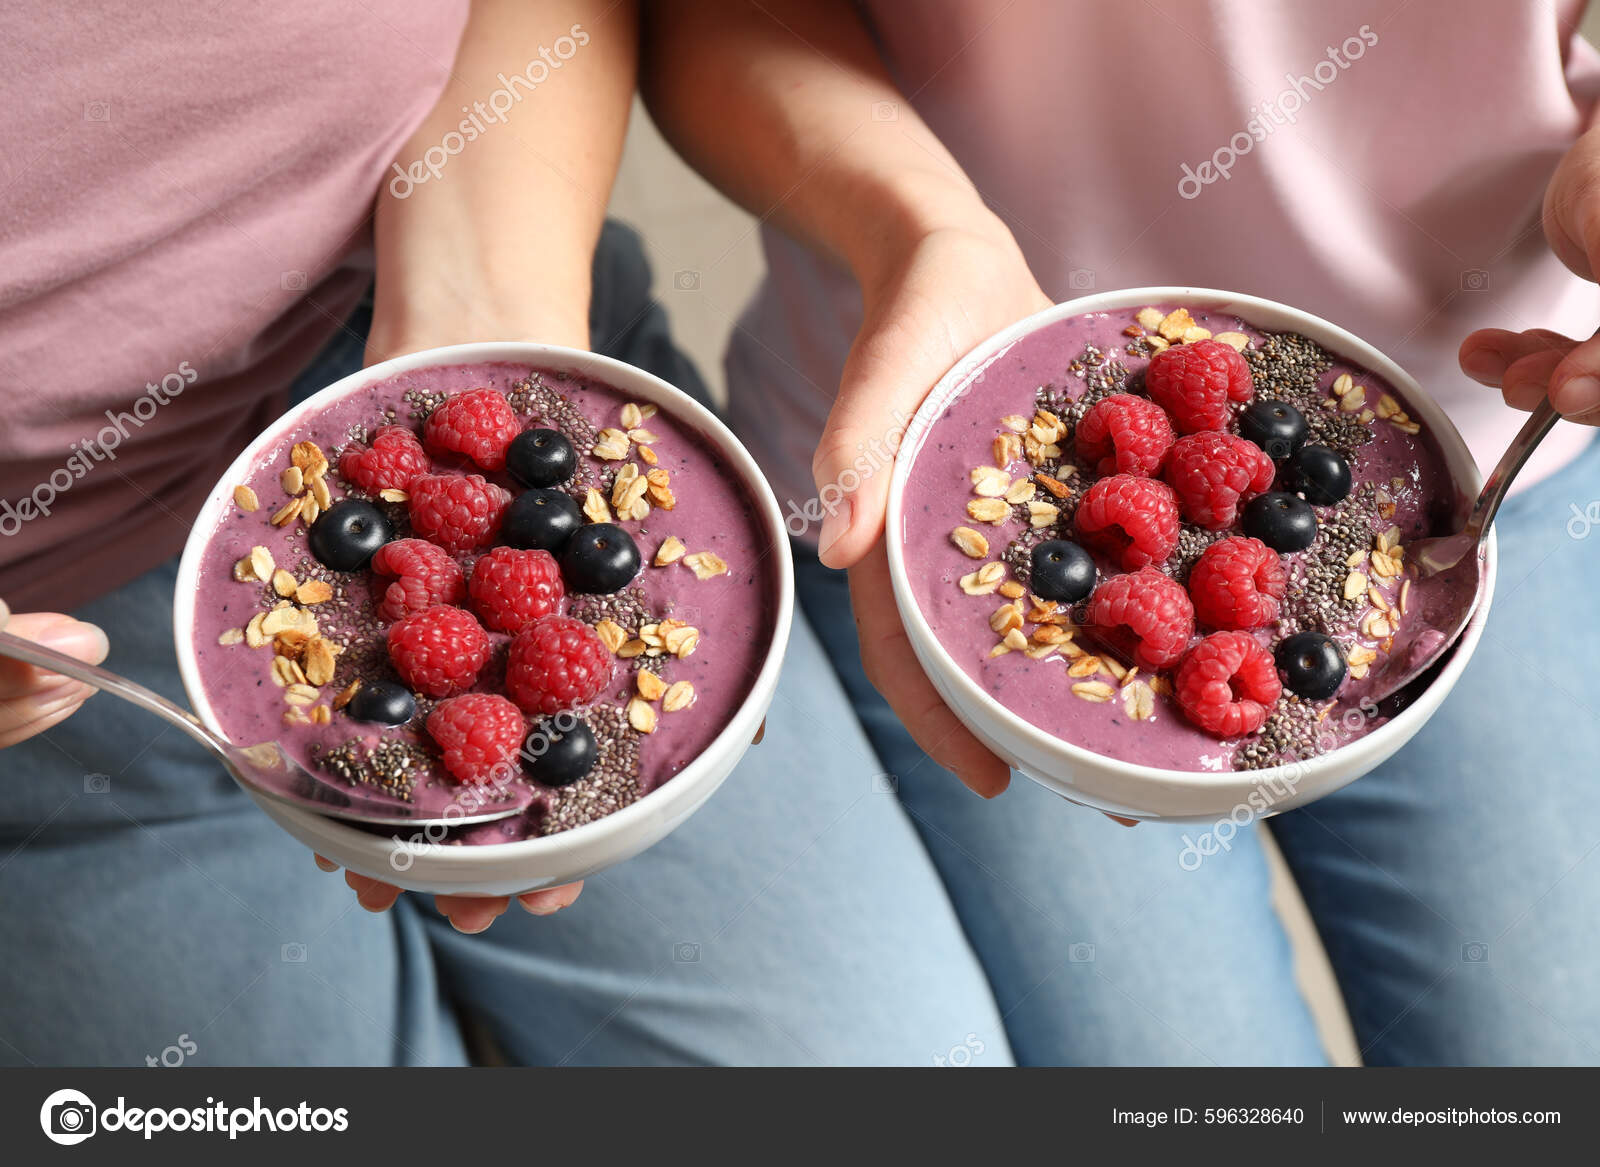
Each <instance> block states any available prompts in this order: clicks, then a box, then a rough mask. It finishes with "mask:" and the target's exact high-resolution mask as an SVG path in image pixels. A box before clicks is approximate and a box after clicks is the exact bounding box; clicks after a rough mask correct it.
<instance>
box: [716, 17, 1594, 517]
mask: <svg viewBox="0 0 1600 1167" xmlns="http://www.w3.org/2000/svg"><path fill="white" fill-rule="evenodd" d="M863 7H864V10H865V11H866V12H867V13H868V16H869V18H870V20H871V22H872V24H873V27H874V29H875V31H876V34H877V36H878V38H879V41H880V44H881V46H882V49H883V52H884V54H885V56H886V58H887V60H888V62H889V64H890V68H891V70H892V71H893V73H894V75H895V78H896V80H897V81H898V82H899V84H900V86H901V87H902V89H903V90H904V92H905V93H906V94H907V95H908V98H909V100H910V101H911V102H912V103H913V104H914V105H915V107H916V109H917V111H918V112H919V113H920V114H921V115H922V117H923V118H924V119H926V120H927V122H928V123H929V124H930V125H931V126H932V128H933V129H934V131H935V132H936V133H937V134H938V135H939V136H940V138H941V139H942V140H943V141H944V142H945V144H946V145H947V146H948V147H949V148H950V150H951V151H952V152H953V153H954V154H955V156H956V158H957V159H958V160H959V161H960V162H961V164H962V166H963V167H964V168H965V169H966V171H967V173H968V174H969V175H971V177H972V179H973V180H974V181H975V182H976V183H977V185H978V187H979V189H980V190H981V191H982V192H983V195H984V197H985V198H986V199H987V200H988V202H989V203H990V205H991V206H992V207H993V208H994V209H995V210H996V211H997V212H998V213H999V214H1000V215H1001V216H1002V217H1003V218H1004V219H1005V220H1006V222H1007V223H1008V224H1009V225H1010V226H1011V228H1012V230H1013V232H1014V233H1015V234H1016V237H1017V240H1018V242H1019V243H1020V244H1021V246H1022V248H1023V250H1024V251H1025V252H1026V254H1027V256H1028V260H1029V263H1030V264H1031V266H1032V268H1033V270H1034V272H1035V274H1036V275H1037V276H1038V278H1039V281H1040V283H1041V285H1042V286H1043V287H1044V289H1045V291H1046V292H1047V293H1049V294H1050V295H1051V296H1052V297H1054V298H1055V299H1057V300H1064V299H1068V298H1070V297H1072V296H1075V295H1080V294H1082V293H1083V292H1084V291H1087V290H1090V289H1112V288H1118V287H1132V286H1137V285H1151V284H1178V285H1192V286H1202V287H1216V288H1225V289H1230V290H1233V291H1239V292H1245V293H1251V294H1255V295H1260V296H1266V297H1269V298H1272V299H1276V300H1281V301H1285V302H1287V303H1290V304H1294V305H1297V306H1299V307H1302V308H1306V309H1309V310H1310V311H1312V312H1315V313H1316V314H1318V315H1320V316H1323V317H1325V318H1327V319H1329V320H1332V321H1333V322H1334V323H1336V324H1339V325H1342V326H1343V327H1345V328H1347V329H1349V330H1351V331H1353V332H1355V333H1357V334H1358V335H1360V336H1363V337H1365V338H1366V339H1367V340H1369V341H1371V342H1372V343H1373V344H1375V345H1377V346H1378V347H1379V348H1381V349H1384V350H1385V351H1387V352H1388V353H1389V354H1390V355H1391V356H1393V357H1394V358H1395V359H1396V360H1398V361H1399V362H1400V363H1401V364H1402V365H1403V366H1405V367H1406V368H1407V369H1408V370H1409V371H1410V372H1411V373H1412V374H1413V375H1415V376H1416V377H1417V378H1418V380H1419V381H1421V383H1422V384H1423V385H1424V386H1426V387H1427V388H1428V389H1429V391H1430V392H1432V393H1433V394H1435V395H1436V396H1437V397H1438V399H1439V400H1440V401H1441V402H1442V403H1443V404H1444V405H1445V407H1446V409H1447V410H1448V411H1449V412H1450V414H1451V416H1452V417H1453V418H1454V420H1455V421H1456V423H1457V425H1458V426H1459V427H1460V428H1461V430H1462V432H1463V434H1464V435H1465V436H1466V438H1467V440H1468V442H1469V443H1470V444H1471V446H1472V448H1473V450H1474V452H1475V453H1476V454H1477V456H1478V459H1479V461H1480V462H1481V463H1486V464H1492V463H1493V462H1494V460H1495V459H1496V458H1498V456H1499V454H1500V452H1501V451H1502V450H1503V448H1504V446H1505V443H1506V441H1507V439H1508V438H1509V436H1510V435H1511V433H1513V432H1514V430H1515V428H1516V426H1517V425H1519V424H1520V422H1521V420H1522V419H1523V417H1524V416H1525V415H1522V414H1518V413H1516V412H1515V411H1512V410H1510V409H1508V408H1506V407H1505V406H1504V405H1503V404H1502V403H1501V400H1500V396H1499V394H1498V393H1496V392H1495V391H1494V390H1491V389H1484V388H1482V387H1480V386H1478V385H1476V384H1474V383H1473V382H1470V381H1469V380H1467V379H1466V378H1465V377H1464V376H1463V375H1462V374H1461V372H1460V370H1459V369H1458V368H1457V366H1456V350H1457V347H1458V346H1459V344H1460V342H1461V340H1462V338H1463V337H1465V336H1466V334H1467V333H1468V332H1469V331H1471V330H1472V329H1474V328H1478V327H1482V326H1490V325H1493V326H1499V327H1505V328H1511V329H1523V328H1532V327H1545V328H1554V329H1558V330H1560V331H1562V332H1566V333H1568V334H1569V335H1574V336H1588V335H1589V334H1590V333H1591V332H1593V331H1594V329H1595V327H1596V325H1597V324H1600V294H1597V291H1596V288H1595V287H1594V285H1592V284H1587V283H1585V282H1583V281H1581V280H1579V279H1577V278H1576V277H1574V276H1572V275H1571V274H1569V273H1568V272H1567V271H1566V269H1565V268H1564V267H1562V266H1561V265H1560V264H1559V263H1558V262H1557V261H1556V260H1555V259H1554V258H1553V257H1552V256H1551V255H1550V253H1549V252H1548V250H1547V249H1546V247H1545V244H1544V240H1543V236H1542V234H1541V232H1540V230H1539V207H1540V201H1541V198H1542V196H1543V193H1544V188H1545V185H1546V182H1547V181H1548V179H1549V177H1550V174H1551V172H1552V170H1553V169H1554V168H1555V165H1556V163H1557V162H1558V161H1559V160H1560V158H1561V156H1562V154H1563V153H1564V152H1565V151H1566V150H1567V149H1568V147H1570V146H1571V144H1572V142H1573V140H1574V139H1575V138H1576V137H1577V136H1578V134H1579V133H1580V132H1581V131H1582V130H1583V129H1584V127H1585V126H1586V124H1587V121H1588V118H1589V116H1590V114H1591V112H1592V110H1593V105H1594V101H1595V98H1596V96H1597V95H1600V57H1597V55H1596V54H1595V53H1594V52H1593V50H1591V49H1590V47H1589V46H1588V45H1587V44H1586V43H1585V42H1583V41H1581V40H1580V39H1579V38H1578V36H1577V34H1576V24H1577V21H1578V18H1579V16H1580V15H1581V13H1582V9H1583V5H1582V3H1580V2H1578V0H1560V2H1558V0H1519V2H1518V3H1515V4H1507V3H1505V2H1504V0H1451V2H1450V3H1443V2H1430V0H1414V2H1413V3H1410V4H1404V5H1382V4H1380V5H1373V4H1370V3H1364V2H1355V0H1318V2H1317V3H1314V4H1313V3H1287V2H1285V3H1263V2H1261V0H1149V2H1142V3H1138V4H1130V3H1120V2H1112V0H1103V2H1102V0H1013V2H1012V3H1009V4H1001V3H979V2H977V0H921V2H920V3H916V4H906V3H897V2H892V0H865V2H864V4H863ZM1340 62H1342V63H1340ZM1266 102H1270V103H1271V109H1267V108H1264V105H1263V103H1266ZM1291 118H1292V121H1291V120H1290V119H1291ZM1235 135H1243V136H1242V137H1239V138H1237V139H1236V138H1235ZM1230 142H1232V143H1233V146H1232V147H1230ZM1229 149H1236V152H1237V156H1236V157H1234V158H1232V159H1231V160H1230V158H1229V154H1228V152H1227V151H1228V150H1229ZM1218 151H1223V152H1222V153H1221V154H1220V155H1219V154H1218ZM1214 156H1215V158H1216V160H1215V161H1211V160H1212V159H1213V158H1214ZM1208 162H1209V165H1205V166H1203V164H1206V163H1208ZM1219 164H1220V165H1221V166H1224V167H1226V168H1227V170H1228V174H1227V177H1225V178H1224V177H1223V176H1222V175H1221V174H1220V173H1219V171H1218V170H1217V166H1218V165H1219ZM1185 167H1187V168H1188V169H1187V171H1186V170H1185V169H1184V168H1185ZM1186 176H1194V177H1186ZM1207 178H1209V179H1210V181H1209V182H1206V181H1202V180H1203V179H1207ZM1180 182H1182V183H1183V186H1182V189H1180ZM765 243H766V252H767V258H768V263H769V266H770V269H771V274H770V277H769V279H768V280H767V282H766V284H765V285H764V286H763V288H762V289H761V291H760V292H759V293H758V296H757V298H756V300H755V302H754V303H753V304H752V305H751V307H750V308H749V310H748V312H747V315H746V318H745V320H744V324H745V326H746V328H747V330H748V332H747V333H744V332H741V333H736V334H735V337H734V340H733V342H732V344H731V346H730V350H729V354H728V362H727V364H728V376H729V390H730V396H731V409H732V413H733V417H734V421H735V424H736V426H737V428H738V429H739V431H740V433H741V435H742V436H743V437H744V439H745V441H746V442H748V443H749V444H750V445H751V446H752V448H753V450H754V451H755V453H756V455H757V457H758V458H759V459H760V460H761V462H762V464H763V466H764V467H765V469H766V470H767V472H768V474H769V476H770V477H771V478H772V479H773V480H774V483H775V485H776V488H777V490H778V492H779V498H780V501H785V500H788V499H793V500H795V501H796V502H797V504H798V503H803V502H804V500H806V499H807V498H809V497H811V496H812V495H813V494H814V493H815V487H814V486H813V484H812V481H811V473H810V466H811V455H812V451H813V449H814V447H815V444H816V439H817V436H818V434H819V433H820V432H821V427H822V422H823V419H824V418H825V417H826V415H827V411H828V407H829V404H830V402H831V399H832V395H833V393H834V390H835V388H836V386H837V385H838V382H839V375H840V370H841V369H842V368H843V365H844V358H845V354H846V352H847V350H848V348H849V344H850V341H851V338H852V336H853V334H854V331H855V329H856V327H857V325H858V324H859V321H860V308H859V303H858V298H857V296H856V294H855V292H854V290H853V288H852V287H851V285H850V283H849V282H848V281H847V280H846V279H845V278H844V277H843V276H842V275H841V274H840V273H838V272H837V271H836V270H835V269H832V268H829V267H827V266H826V265H824V264H823V263H821V262H819V261H818V260H816V259H814V258H813V257H812V256H811V255H809V254H807V253H806V252H805V251H804V250H802V249H801V248H800V247H798V246H797V245H795V244H794V243H792V242H790V241H789V240H787V239H785V238H784V237H782V236H780V235H778V234H776V233H774V232H770V231H769V232H768V233H767V235H766V240H765ZM1593 436H1594V431H1593V430H1592V429H1588V428H1587V427H1579V426H1574V425H1570V424H1563V425H1560V426H1558V427H1557V428H1556V431H1555V432H1554V433H1553V434H1552V435H1551V436H1550V438H1548V439H1547V440H1546V443H1545V447H1544V449H1543V450H1542V451H1541V456H1540V457H1539V460H1538V462H1536V463H1535V464H1534V465H1533V466H1531V467H1530V468H1529V470H1528V471H1526V472H1525V473H1526V475H1527V476H1528V478H1527V480H1528V481H1531V480H1533V478H1535V477H1537V476H1538V475H1539V474H1543V473H1549V472H1550V471H1551V470H1552V469H1554V468H1556V467H1558V466H1560V465H1561V464H1562V463H1563V462H1564V461H1566V460H1567V459H1570V458H1571V457H1572V456H1573V455H1574V453H1576V451H1577V450H1578V449H1580V448H1581V447H1582V445H1583V444H1584V443H1585V442H1587V441H1588V440H1589V439H1590V438H1592V437H1593ZM813 534H814V532H813Z"/></svg>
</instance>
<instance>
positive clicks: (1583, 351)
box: [1459, 129, 1600, 425]
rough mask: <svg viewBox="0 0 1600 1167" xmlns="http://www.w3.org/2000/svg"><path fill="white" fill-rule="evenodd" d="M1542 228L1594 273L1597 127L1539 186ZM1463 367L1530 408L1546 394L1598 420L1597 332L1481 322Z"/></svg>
mask: <svg viewBox="0 0 1600 1167" xmlns="http://www.w3.org/2000/svg"><path fill="white" fill-rule="evenodd" d="M1544 235H1545V240H1546V241H1547V242H1548V243H1549V244H1550V249H1551V250H1552V251H1554V252H1555V254H1556V257H1557V258H1558V259H1560V260H1561V262H1562V263H1564V264H1566V265H1567V267H1569V268H1571V269H1572V271H1574V272H1575V273H1577V274H1578V275H1580V276H1582V277H1583V278H1584V279H1586V280H1600V129H1594V130H1590V131H1589V132H1588V133H1586V134H1584V135H1583V137H1581V138H1579V139H1578V141H1577V142H1576V143H1574V144H1573V147H1572V149H1571V150H1569V151H1568V152H1567V155H1566V157H1565V158H1563V159H1562V160H1561V164H1560V165H1559V166H1557V167H1556V172H1555V174H1554V175H1553V176H1552V177H1551V179H1550V185H1549V186H1548V187H1547V188H1546V190H1545V197H1544ZM1459 359H1460V362H1461V370H1462V372H1464V373H1466V374H1467V376H1469V377H1471V378H1472V379H1473V380H1475V381H1479V382H1481V383H1483V384H1485V385H1492V386H1494V387H1496V388H1498V389H1499V390H1500V391H1501V395H1502V396H1503V397H1504V398H1505V401H1506V404H1507V405H1510V406H1512V407H1514V408H1516V409H1532V408H1534V406H1536V405H1538V404H1539V402H1540V401H1541V400H1542V399H1543V398H1545V397H1549V399H1550V404H1551V405H1553V406H1555V408H1556V410H1557V412H1559V413H1560V414H1561V415H1562V416H1563V417H1565V418H1566V419H1567V420H1568V421H1576V422H1581V423H1583V424H1585V425H1600V334H1597V335H1591V336H1590V337H1589V338H1588V339H1587V340H1574V339H1572V338H1571V337H1567V336H1562V335H1561V334H1560V333H1557V332H1551V331H1549V330H1548V329H1543V328H1534V329H1529V330H1527V331H1523V332H1509V331H1507V330H1505V329H1502V328H1482V329H1479V330H1478V331H1476V332H1474V333H1472V334H1471V335H1470V336H1468V337H1467V339H1466V340H1465V341H1463V342H1462V345H1461V351H1460V354H1459Z"/></svg>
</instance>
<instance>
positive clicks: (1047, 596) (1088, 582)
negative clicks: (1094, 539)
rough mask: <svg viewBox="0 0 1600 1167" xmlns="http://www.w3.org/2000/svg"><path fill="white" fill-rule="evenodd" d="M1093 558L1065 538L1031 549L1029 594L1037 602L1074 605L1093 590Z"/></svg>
mask: <svg viewBox="0 0 1600 1167" xmlns="http://www.w3.org/2000/svg"><path fill="white" fill-rule="evenodd" d="M1094 580H1095V569H1094V559H1093V558H1092V557H1091V556H1090V555H1089V553H1088V552H1087V551H1085V550H1084V549H1083V548H1082V547H1079V546H1078V545H1077V544H1076V543H1073V542H1072V541H1071V540H1068V539H1050V540H1047V541H1046V542H1044V543H1040V544H1039V545H1038V546H1037V547H1035V548H1034V549H1033V573H1032V584H1033V594H1034V595H1036V596H1038V597H1039V598H1040V599H1041V600H1055V601H1056V602H1057V603H1060V604H1076V603H1077V602H1078V601H1079V600H1082V599H1086V598H1087V597H1088V595H1089V593H1090V592H1092V591H1094Z"/></svg>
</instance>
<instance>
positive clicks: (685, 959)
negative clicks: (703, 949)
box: [672, 942, 700, 964]
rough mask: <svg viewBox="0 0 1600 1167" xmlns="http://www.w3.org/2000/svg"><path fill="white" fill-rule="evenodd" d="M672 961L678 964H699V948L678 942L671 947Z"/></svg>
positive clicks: (696, 945)
mask: <svg viewBox="0 0 1600 1167" xmlns="http://www.w3.org/2000/svg"><path fill="white" fill-rule="evenodd" d="M672 959H673V960H675V961H677V962H678V963H679V964H699V963H700V946H699V945H698V944H688V943H683V942H680V943H678V944H674V945H673V946H672Z"/></svg>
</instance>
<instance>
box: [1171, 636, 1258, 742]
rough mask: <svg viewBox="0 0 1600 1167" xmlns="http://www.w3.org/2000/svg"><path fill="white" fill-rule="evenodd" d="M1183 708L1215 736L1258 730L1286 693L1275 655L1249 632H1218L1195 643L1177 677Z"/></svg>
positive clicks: (1176, 687) (1176, 682)
mask: <svg viewBox="0 0 1600 1167" xmlns="http://www.w3.org/2000/svg"><path fill="white" fill-rule="evenodd" d="M1173 688H1174V689H1175V690H1176V692H1177V698H1178V707H1179V708H1181V709H1182V710H1183V712H1184V716H1186V717H1187V718H1188V719H1189V720H1190V721H1192V722H1194V723H1195V724H1196V725H1198V726H1199V727H1200V728H1201V729H1203V730H1205V731H1206V732H1207V733H1209V734H1211V735H1212V736H1213V737H1242V736H1244V735H1245V734H1247V733H1255V731H1256V730H1258V729H1260V728H1261V727H1262V725H1263V724H1265V722H1266V720H1267V707H1268V706H1270V705H1272V704H1273V703H1274V702H1276V701H1277V700H1278V697H1279V696H1280V695H1281V694H1282V693H1283V682H1281V681H1280V680H1278V670H1277V667H1276V666H1275V665H1274V664H1273V663H1272V654H1271V653H1270V652H1268V651H1267V650H1266V649H1264V648H1262V647H1261V645H1260V643H1259V642H1258V641H1257V640H1256V638H1255V637H1253V636H1251V635H1250V634H1249V633H1248V632H1213V633H1212V634H1211V635H1210V636H1208V637H1206V638H1205V639H1204V640H1202V641H1201V642H1200V643H1199V644H1197V645H1195V646H1194V647H1193V648H1191V649H1190V650H1189V652H1188V655H1186V656H1185V657H1184V658H1183V663H1182V664H1180V665H1179V666H1178V672H1177V675H1176V676H1175V677H1174V678H1173Z"/></svg>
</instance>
